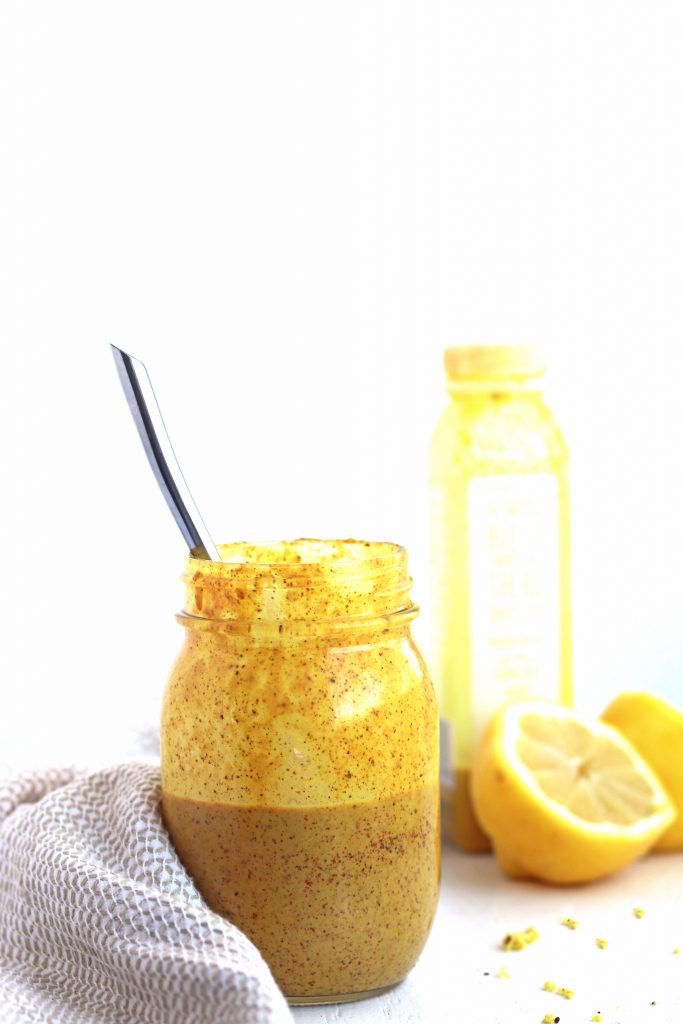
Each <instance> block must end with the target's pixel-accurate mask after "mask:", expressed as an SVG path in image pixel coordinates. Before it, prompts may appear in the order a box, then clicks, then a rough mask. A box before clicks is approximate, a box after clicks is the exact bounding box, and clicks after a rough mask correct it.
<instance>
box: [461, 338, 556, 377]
mask: <svg viewBox="0 0 683 1024" xmlns="http://www.w3.org/2000/svg"><path fill="white" fill-rule="evenodd" d="M444 367H445V369H446V374H447V376H448V378H449V381H451V382H453V383H456V384H457V383H458V382H460V381H462V382H463V383H470V384H473V383H474V382H476V381H482V382H483V381H510V382H515V381H516V382H518V383H519V384H522V383H523V382H524V381H527V380H533V379H536V378H538V377H542V376H543V374H544V373H545V362H544V360H543V358H542V356H541V353H540V352H539V350H538V349H537V348H535V347H534V346H533V345H458V346H456V347H454V348H447V349H446V351H445V352H444Z"/></svg>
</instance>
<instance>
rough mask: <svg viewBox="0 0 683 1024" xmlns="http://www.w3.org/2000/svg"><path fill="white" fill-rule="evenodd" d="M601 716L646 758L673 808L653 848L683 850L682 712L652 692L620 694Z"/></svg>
mask: <svg viewBox="0 0 683 1024" xmlns="http://www.w3.org/2000/svg"><path fill="white" fill-rule="evenodd" d="M602 718H603V721H605V722H608V723H609V724H610V725H613V726H614V727H615V728H616V729H618V730H619V732H620V733H622V735H623V736H625V737H626V739H627V740H628V741H629V742H630V743H631V744H632V745H633V746H634V747H635V748H636V750H637V751H638V753H639V754H640V755H641V757H643V758H644V759H645V760H646V761H647V763H648V764H649V766H650V767H651V768H652V769H653V770H654V772H655V774H656V775H657V778H658V779H659V781H660V782H661V783H662V786H663V787H664V789H665V790H666V792H667V793H668V795H669V797H670V798H671V800H672V802H673V804H674V807H675V808H676V820H675V821H674V822H673V824H671V825H670V826H669V828H668V829H667V830H666V831H665V832H664V833H663V835H662V836H661V837H660V838H659V839H658V840H657V843H656V844H655V849H657V850H683V712H682V711H679V710H678V708H675V707H674V706H673V705H672V704H669V703H667V701H665V700H662V699H661V697H655V696H654V694H651V693H622V694H621V695H620V696H619V697H616V698H615V700H613V701H612V703H611V704H610V706H609V707H608V708H607V710H606V711H604V712H603V715H602Z"/></svg>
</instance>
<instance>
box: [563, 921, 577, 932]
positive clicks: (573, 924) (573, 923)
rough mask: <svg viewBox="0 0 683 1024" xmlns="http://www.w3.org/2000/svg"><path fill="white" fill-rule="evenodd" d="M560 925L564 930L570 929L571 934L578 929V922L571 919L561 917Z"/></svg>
mask: <svg viewBox="0 0 683 1024" xmlns="http://www.w3.org/2000/svg"><path fill="white" fill-rule="evenodd" d="M560 924H563V925H564V926H565V928H571V930H572V931H573V932H575V931H576V929H577V928H578V927H579V922H578V921H576V920H575V919H574V918H573V917H563V918H562V920H561V921H560Z"/></svg>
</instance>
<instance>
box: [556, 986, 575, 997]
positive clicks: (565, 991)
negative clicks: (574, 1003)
mask: <svg viewBox="0 0 683 1024" xmlns="http://www.w3.org/2000/svg"><path fill="white" fill-rule="evenodd" d="M557 994H558V996H562V998H563V999H573V998H574V990H573V989H571V988H558V990H557Z"/></svg>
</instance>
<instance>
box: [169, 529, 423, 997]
mask: <svg viewBox="0 0 683 1024" xmlns="http://www.w3.org/2000/svg"><path fill="white" fill-rule="evenodd" d="M220 553H221V557H222V558H223V559H224V561H223V562H221V563H219V562H208V561H206V560H199V559H193V558H188V560H187V566H186V573H185V576H184V581H185V584H186V606H185V610H184V611H183V612H182V613H181V614H180V615H179V616H178V620H179V622H180V623H181V624H182V625H183V626H185V627H186V630H187V633H186V638H185V643H184V645H183V647H182V650H181V652H180V655H179V657H178V659H177V661H176V664H175V666H174V668H173V671H172V673H171V676H170V679H169V681H168V685H167V688H166V693H165V697H164V705H163V714H162V762H161V768H162V792H163V814H164V820H165V822H166V825H167V828H168V830H169V832H170V834H171V837H172V839H173V842H174V844H175V846H176V849H177V851H178V854H179V855H180V857H181V859H182V861H183V863H184V864H185V866H186V868H187V870H188V871H189V873H190V874H191V875H192V876H193V877H194V879H195V881H196V883H197V885H198V887H199V889H200V891H201V892H202V894H203V896H204V898H205V899H206V901H207V903H208V904H209V906H210V907H211V908H212V909H213V910H215V911H216V912H218V913H219V914H222V915H224V916H225V917H227V918H229V919H230V920H231V921H232V922H233V923H234V924H235V925H237V927H238V928H240V929H241V930H242V931H243V932H245V934H246V935H248V936H249V938H250V939H251V940H252V941H253V942H254V944H255V945H256V946H257V947H258V949H259V950H260V951H261V953H262V955H263V957H264V959H265V960H266V961H267V963H268V965H269V966H270V968H271V970H272V972H273V975H274V977H275V980H276V981H277V982H278V984H279V985H280V987H281V988H282V990H283V992H284V993H285V995H286V996H287V997H288V999H289V1001H290V1002H291V1003H324V1002H338V1001H347V1000H352V999H359V998H362V997H364V996H366V995H369V994H371V993H375V992H378V991H380V990H382V989H385V988H388V987H390V986H392V985H394V984H396V983H397V982H399V981H401V979H402V978H404V977H405V975H406V974H407V973H408V971H409V970H410V969H411V968H412V966H413V965H414V964H415V961H416V960H417V958H418V956H419V954H420V952H421V951H422V949H423V947H424V944H425V942H426V940H427V936H428V934H429V930H430V927H431V924H432V920H433V917H434V912H435V909H436V903H437V897H438V887H439V874H440V859H439V858H440V853H439V840H438V836H439V809H438V808H439V789H438V714H437V706H436V700H435V696H434V691H433V688H432V685H431V682H430V680H429V677H428V675H427V671H426V668H425V664H424V661H423V659H422V657H421V655H420V654H419V652H418V650H417V648H416V646H415V643H414V641H413V639H412V637H411V634H410V623H411V621H412V620H413V619H414V618H415V616H416V614H417V608H416V606H415V605H413V604H412V603H411V601H410V597H409V589H410V585H411V582H412V581H411V580H410V578H409V576H408V570H407V556H406V552H405V550H404V549H403V548H401V547H398V546H397V545H394V544H389V543H375V542H372V543H370V542H363V541H353V540H346V541H320V540H296V541H289V542H281V543H276V544H268V545H255V544H246V543H239V544H229V545H222V546H221V547H220Z"/></svg>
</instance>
